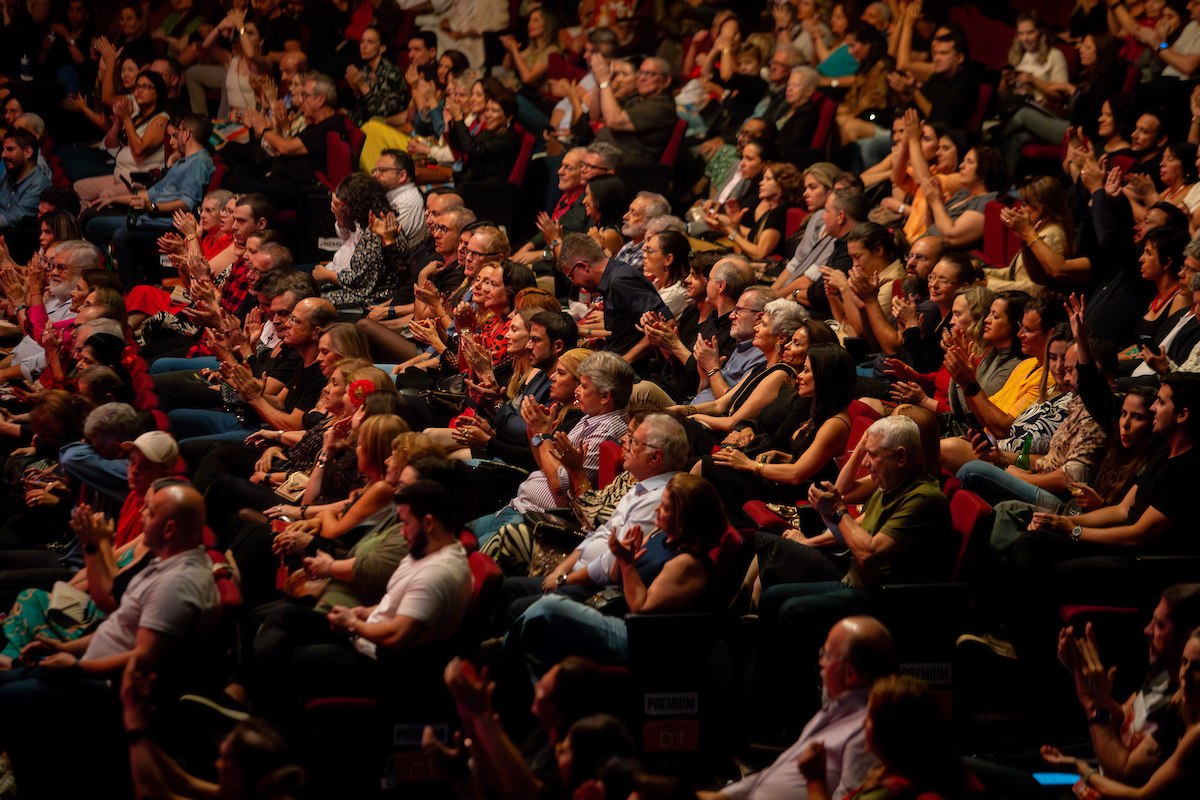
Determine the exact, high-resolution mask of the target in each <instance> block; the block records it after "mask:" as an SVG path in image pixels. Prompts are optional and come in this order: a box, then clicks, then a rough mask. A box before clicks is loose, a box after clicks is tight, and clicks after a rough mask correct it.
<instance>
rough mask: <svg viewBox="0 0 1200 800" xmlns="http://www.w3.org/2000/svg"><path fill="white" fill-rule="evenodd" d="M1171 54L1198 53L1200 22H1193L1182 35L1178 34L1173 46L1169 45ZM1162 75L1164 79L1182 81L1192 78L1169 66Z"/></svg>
mask: <svg viewBox="0 0 1200 800" xmlns="http://www.w3.org/2000/svg"><path fill="white" fill-rule="evenodd" d="M1171 52H1173V53H1176V54H1178V55H1181V56H1194V55H1196V54H1197V53H1200V22H1196V21H1195V20H1193V21H1192V22H1189V23H1188V24H1187V26H1186V27H1185V28H1184V29H1183V33H1181V34H1179V38H1178V39H1176V40H1175V44H1173V45H1171ZM1162 74H1163V77H1164V78H1179V79H1180V80H1183V81H1186V80H1188V79H1189V78H1191V77H1192V76H1191V75H1187V74H1185V73H1184V72H1183V71H1182V70H1181V69H1179V68H1178V67H1175V66H1172V65H1171V64H1168V65H1167V66H1166V68H1165V69H1163V71H1162Z"/></svg>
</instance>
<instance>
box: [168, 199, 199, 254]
mask: <svg viewBox="0 0 1200 800" xmlns="http://www.w3.org/2000/svg"><path fill="white" fill-rule="evenodd" d="M171 222H172V223H173V224H174V225H175V230H177V231H179V235H180V236H184V237H188V236H190V237H193V238H195V237H196V236H198V235H199V233H200V226H199V224H198V223H197V222H196V218H195V217H194V216H193V215H192V214H191V213H190V212H188V211H184V210H183V209H179V210H178V211H176V212H175V215H174V216H173V217H172V218H171ZM180 252H182V250H181V251H180Z"/></svg>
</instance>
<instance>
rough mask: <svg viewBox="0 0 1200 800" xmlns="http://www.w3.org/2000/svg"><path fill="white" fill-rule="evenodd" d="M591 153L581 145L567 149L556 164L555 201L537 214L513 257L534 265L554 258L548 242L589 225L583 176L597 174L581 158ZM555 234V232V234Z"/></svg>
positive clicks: (551, 260)
mask: <svg viewBox="0 0 1200 800" xmlns="http://www.w3.org/2000/svg"><path fill="white" fill-rule="evenodd" d="M590 155H591V154H590V153H589V152H588V151H587V149H586V148H583V147H575V148H572V149H571V150H568V151H567V153H566V155H564V156H563V158H562V164H560V165H559V167H558V190H559V191H560V192H561V193H562V194H560V195H559V198H558V202H556V203H555V204H554V208H552V209H551V210H550V213H549V214H547V213H546V212H545V211H543V212H541V213H539V214H538V216H537V224H538V232H537V233H536V234H534V236H533V238H532V239H530V240H529V241H528V242H526V243H525V246H524V247H522V248H521V249H520V250H518V251H517V252H515V253H513V256H512V260H513V261H516V262H518V263H521V264H528V265H530V266H533V265H534V264H537V263H540V262H547V261H549V262H551V263H553V261H554V255H553V252H552V251H553V248H552V247H551V244H550V243H551V242H553V241H555V240H556V239H557V240H558V241H560V242H561V240H562V237H563V236H564V235H566V234H568V233H586V232H587V229H588V228H589V227H591V220H589V219H588V215H587V209H585V208H584V207H583V195H584V192H585V190H586V189H587V178H586V177H585V174H586V175H589V176H590V175H592V174H598V173H597V172H596V170H595V168H594V167H588V168H586V169H585V166H586V165H585V162H584V158H585V157H587V156H590ZM555 234H557V235H555Z"/></svg>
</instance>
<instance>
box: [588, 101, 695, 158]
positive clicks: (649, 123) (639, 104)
mask: <svg viewBox="0 0 1200 800" xmlns="http://www.w3.org/2000/svg"><path fill="white" fill-rule="evenodd" d="M621 106H622V108H623V109H624V110H625V113H626V114H628V115H629V121H630V122H632V123H633V130H631V131H614V130H613V129H612V128H609V127H607V126H606V127H603V128H601V129H600V130H599V131H597V132H596V139H598V140H601V141H606V142H610V143H612V144H615V145H616V146H617V147H619V148H621V150H622V152H624V153H625V163H626V164H653V163H656V162H657V161H658V160H659V159H661V158H662V154H663V150H665V149H666V148H667V142H669V141H671V134H672V133H673V132H674V131H675V122H676V120H678V119H679V115H678V114H676V113H675V101H674V99H672V98H671V96H670V95H669V94H657V95H654V96H653V97H641V96H640V95H634V96H633V97H630V98H626V99H625V100H623V101H622V102H621Z"/></svg>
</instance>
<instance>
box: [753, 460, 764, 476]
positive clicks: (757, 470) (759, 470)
mask: <svg viewBox="0 0 1200 800" xmlns="http://www.w3.org/2000/svg"><path fill="white" fill-rule="evenodd" d="M766 466H767V465H766V463H765V462H763V461H758V462H756V463H755V464H754V474H755V475H757V476H758V477H760V478H761V477H762V474H763V468H765V467H766Z"/></svg>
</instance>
